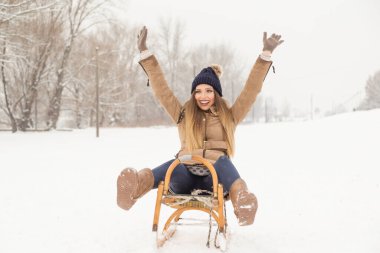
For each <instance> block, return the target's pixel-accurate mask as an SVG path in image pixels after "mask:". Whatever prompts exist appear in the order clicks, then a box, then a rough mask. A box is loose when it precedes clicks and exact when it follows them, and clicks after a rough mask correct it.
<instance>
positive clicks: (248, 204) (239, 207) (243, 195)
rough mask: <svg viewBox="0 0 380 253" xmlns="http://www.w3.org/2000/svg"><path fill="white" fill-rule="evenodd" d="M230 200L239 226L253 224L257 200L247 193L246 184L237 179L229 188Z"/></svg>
mask: <svg viewBox="0 0 380 253" xmlns="http://www.w3.org/2000/svg"><path fill="white" fill-rule="evenodd" d="M230 198H231V202H232V205H233V207H234V213H235V215H236V218H237V219H238V222H239V225H240V226H247V225H251V224H253V222H254V220H255V215H256V211H257V207H258V204H257V198H256V196H255V195H254V194H253V193H251V192H249V190H248V188H247V184H246V183H245V182H244V180H243V179H241V178H239V179H237V180H236V181H235V182H233V184H232V185H231V188H230Z"/></svg>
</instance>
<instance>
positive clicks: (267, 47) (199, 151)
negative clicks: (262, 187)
mask: <svg viewBox="0 0 380 253" xmlns="http://www.w3.org/2000/svg"><path fill="white" fill-rule="evenodd" d="M147 35H148V30H147V28H146V27H145V26H144V27H143V28H142V29H141V31H140V33H139V35H138V43H137V44H138V48H139V50H140V53H141V55H140V56H141V61H140V65H141V66H142V68H143V69H144V70H145V72H146V73H147V75H148V78H149V80H150V83H151V84H152V88H153V91H154V94H155V96H156V98H157V99H158V100H159V102H160V103H161V104H162V105H163V107H164V108H165V109H166V111H167V113H168V114H169V115H170V117H171V118H172V120H173V122H175V123H177V126H178V130H179V138H180V141H181V148H180V150H179V151H178V153H177V157H182V156H185V155H186V156H190V157H192V156H194V155H197V156H201V157H203V158H205V159H207V160H208V162H210V163H212V164H213V166H214V168H215V171H216V173H217V176H218V181H219V183H221V184H222V185H223V190H224V191H225V192H224V194H225V195H229V196H230V199H231V202H232V205H233V207H234V212H235V214H236V217H237V219H238V221H239V224H240V225H242V226H243V225H250V224H252V223H253V221H254V218H255V214H256V210H257V207H258V205H257V199H256V196H255V195H254V194H253V193H252V192H250V191H249V190H248V187H247V185H246V183H245V181H244V180H243V179H242V178H240V175H239V172H238V171H237V169H236V168H235V166H234V165H233V163H232V162H231V160H230V158H231V157H232V156H233V154H234V143H235V138H234V133H235V128H236V126H237V125H238V124H239V123H240V122H241V121H242V120H243V119H244V117H245V115H246V114H247V113H248V111H249V110H250V108H251V106H252V104H253V103H254V102H255V99H256V96H257V95H258V93H259V92H260V90H261V88H262V85H263V82H264V79H265V77H266V75H267V73H268V70H269V68H270V66H271V65H272V61H271V54H272V52H273V50H274V49H275V48H276V47H277V46H278V45H280V44H281V43H282V42H283V41H282V40H280V39H281V36H280V35H276V34H272V35H271V36H270V37H269V38H267V34H266V32H264V36H263V51H262V53H261V54H260V56H259V57H258V58H257V60H256V62H255V64H254V65H253V68H252V70H251V72H250V74H249V77H248V79H247V82H246V84H245V86H244V88H243V90H242V92H241V94H240V96H239V97H238V98H237V99H236V101H235V103H234V104H233V105H232V106H228V104H227V102H226V100H224V98H223V92H222V86H221V84H220V79H219V78H220V76H221V74H222V69H221V67H220V66H218V65H211V66H209V67H206V68H204V69H202V70H201V72H200V73H199V74H198V75H197V76H196V77H195V78H194V80H193V82H192V84H191V97H190V99H189V100H188V101H187V102H186V103H185V104H183V105H182V104H181V103H180V102H179V100H178V99H177V97H176V96H175V95H174V93H173V92H172V90H171V89H170V88H169V86H168V84H167V82H166V80H165V77H164V74H163V72H162V70H161V68H160V65H159V63H158V61H157V59H156V58H155V56H154V55H153V54H152V53H151V52H150V51H149V50H148V47H147V45H146V39H147ZM172 162H173V160H170V161H168V162H165V163H164V164H162V165H160V166H158V167H156V168H154V169H153V170H151V169H148V168H147V169H143V170H141V171H139V172H137V171H136V170H135V169H132V168H127V169H124V170H123V171H122V172H121V174H120V175H119V177H118V180H117V189H118V193H117V203H118V205H119V206H120V207H121V208H123V209H125V210H129V209H130V208H131V207H132V206H133V205H134V203H135V202H136V200H137V199H138V198H140V197H142V196H143V195H144V194H145V193H147V192H148V191H149V190H151V189H152V188H157V187H158V184H159V182H161V181H163V180H164V178H165V175H166V172H167V170H168V168H169V166H170V165H171V164H172ZM205 172H208V170H207V169H206V168H204V167H203V165H202V164H199V162H197V161H193V160H186V162H184V163H181V164H179V165H178V166H177V167H176V169H175V170H174V172H173V174H172V177H171V181H170V185H169V187H170V191H171V192H173V193H176V194H190V193H191V192H192V191H194V190H206V191H212V186H213V179H212V175H211V174H210V173H205Z"/></svg>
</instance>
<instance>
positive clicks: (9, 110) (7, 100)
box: [1, 40, 17, 133]
mask: <svg viewBox="0 0 380 253" xmlns="http://www.w3.org/2000/svg"><path fill="white" fill-rule="evenodd" d="M6 48H7V47H6V41H5V40H4V45H3V52H2V53H3V55H5V53H6ZM1 80H2V82H3V88H4V97H5V105H6V108H7V114H8V117H9V119H10V121H11V127H12V133H15V132H17V123H16V119H15V118H14V116H13V112H12V110H11V106H10V102H9V99H8V92H7V85H8V82H7V80H6V78H5V71H4V62H1Z"/></svg>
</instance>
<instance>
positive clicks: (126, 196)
mask: <svg viewBox="0 0 380 253" xmlns="http://www.w3.org/2000/svg"><path fill="white" fill-rule="evenodd" d="M153 184H154V177H153V173H152V171H151V170H150V169H143V170H140V171H139V172H137V171H136V170H135V169H132V168H126V169H124V170H123V171H122V172H121V173H120V175H119V177H118V178H117V205H118V206H119V207H121V208H123V209H124V210H129V209H130V208H131V207H132V206H133V205H134V204H135V203H136V201H137V199H138V198H140V197H142V196H143V195H144V194H145V193H147V192H148V191H150V190H151V189H152V188H153Z"/></svg>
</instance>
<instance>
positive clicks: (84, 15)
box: [47, 0, 107, 128]
mask: <svg viewBox="0 0 380 253" xmlns="http://www.w3.org/2000/svg"><path fill="white" fill-rule="evenodd" d="M105 2H107V1H100V2H99V1H95V0H65V1H64V2H63V3H64V5H63V6H62V11H63V12H64V14H63V15H62V16H63V18H64V19H65V20H67V23H66V24H65V25H66V26H65V28H66V32H67V35H66V38H65V42H64V45H63V53H62V56H61V57H60V59H59V64H58V66H57V69H56V81H55V83H54V87H53V92H52V96H51V98H50V102H49V109H48V113H47V118H48V119H47V126H48V127H49V128H56V126H57V121H58V118H59V114H60V110H61V99H62V92H63V89H64V87H65V83H64V77H65V73H66V67H67V63H68V59H69V57H70V54H71V51H72V48H73V46H74V41H75V40H76V38H77V37H78V35H80V34H81V33H83V31H85V30H86V29H88V28H89V27H91V26H92V25H93V24H95V23H96V22H97V20H95V19H94V20H92V18H93V15H94V14H96V11H97V10H98V9H99V8H100V6H102V5H103V4H104V3H105ZM86 22H88V23H86Z"/></svg>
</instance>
